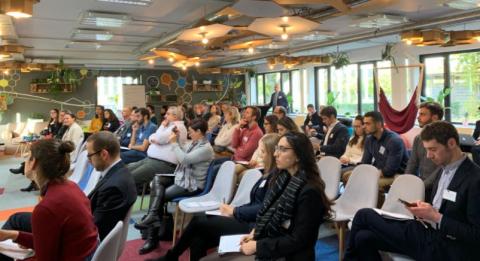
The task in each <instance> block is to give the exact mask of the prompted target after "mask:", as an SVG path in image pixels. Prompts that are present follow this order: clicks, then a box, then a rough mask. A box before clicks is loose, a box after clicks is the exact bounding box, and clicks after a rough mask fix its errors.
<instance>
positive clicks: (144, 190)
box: [140, 183, 147, 210]
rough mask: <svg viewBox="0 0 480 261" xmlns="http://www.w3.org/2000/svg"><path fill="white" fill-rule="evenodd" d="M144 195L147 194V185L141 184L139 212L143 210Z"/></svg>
mask: <svg viewBox="0 0 480 261" xmlns="http://www.w3.org/2000/svg"><path fill="white" fill-rule="evenodd" d="M145 193H147V183H143V188H142V197H141V198H140V210H142V209H143V198H145Z"/></svg>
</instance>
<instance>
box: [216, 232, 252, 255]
mask: <svg viewBox="0 0 480 261" xmlns="http://www.w3.org/2000/svg"><path fill="white" fill-rule="evenodd" d="M244 236H246V235H231V236H222V237H220V244H219V245H218V254H219V255H223V254H226V253H237V252H240V241H241V240H242V238H243V237H244Z"/></svg>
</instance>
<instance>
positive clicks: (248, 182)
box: [230, 169, 262, 206]
mask: <svg viewBox="0 0 480 261" xmlns="http://www.w3.org/2000/svg"><path fill="white" fill-rule="evenodd" d="M261 177H262V173H261V172H260V171H259V170H258V169H249V170H247V171H245V174H244V175H243V178H242V180H241V181H240V184H239V185H238V188H237V192H236V193H235V196H234V197H233V199H232V202H230V205H233V206H242V205H245V204H248V203H250V192H251V191H252V188H253V186H255V184H256V183H257V182H258V180H259V179H260V178H261Z"/></svg>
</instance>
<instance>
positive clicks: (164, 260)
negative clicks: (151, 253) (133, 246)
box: [146, 250, 178, 261]
mask: <svg viewBox="0 0 480 261" xmlns="http://www.w3.org/2000/svg"><path fill="white" fill-rule="evenodd" d="M146 261H178V256H175V255H174V254H173V252H172V251H171V250H168V251H167V253H166V254H165V255H164V256H161V257H159V258H153V259H147V260H146Z"/></svg>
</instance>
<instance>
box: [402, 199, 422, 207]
mask: <svg viewBox="0 0 480 261" xmlns="http://www.w3.org/2000/svg"><path fill="white" fill-rule="evenodd" d="M398 201H400V203H402V204H403V205H405V206H407V207H416V206H417V203H410V202H408V201H406V200H403V199H401V198H399V199H398Z"/></svg>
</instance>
